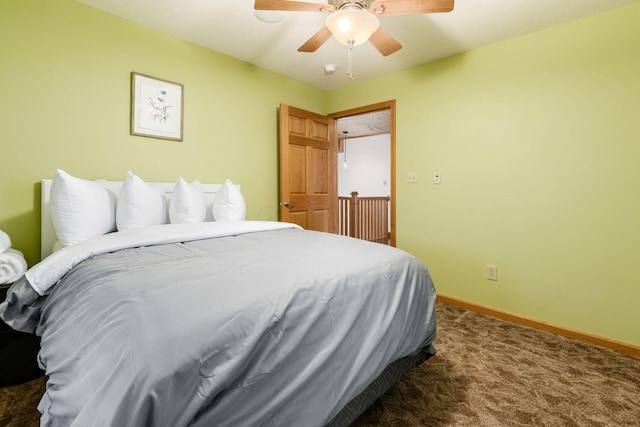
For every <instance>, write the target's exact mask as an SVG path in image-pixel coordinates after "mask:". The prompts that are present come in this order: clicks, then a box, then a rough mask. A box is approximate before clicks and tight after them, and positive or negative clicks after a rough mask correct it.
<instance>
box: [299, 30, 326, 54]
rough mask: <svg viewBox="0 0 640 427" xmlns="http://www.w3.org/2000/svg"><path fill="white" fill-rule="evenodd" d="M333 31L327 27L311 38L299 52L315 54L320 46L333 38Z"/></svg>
mask: <svg viewBox="0 0 640 427" xmlns="http://www.w3.org/2000/svg"><path fill="white" fill-rule="evenodd" d="M331 36H332V34H331V31H330V30H329V29H328V28H327V27H326V26H325V27H322V29H321V30H320V31H318V32H317V33H315V34H314V35H312V36H311V38H310V39H309V40H307V41H306V42H305V43H304V44H303V45H302V46H300V47H299V48H298V52H315V51H316V50H318V48H319V47H320V46H322V44H323V43H324V42H326V41H327V40H329V39H330V38H331Z"/></svg>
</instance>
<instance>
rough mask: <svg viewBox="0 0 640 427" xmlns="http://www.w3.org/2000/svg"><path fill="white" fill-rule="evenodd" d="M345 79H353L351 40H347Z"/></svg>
mask: <svg viewBox="0 0 640 427" xmlns="http://www.w3.org/2000/svg"><path fill="white" fill-rule="evenodd" d="M347 77H348V78H349V79H353V40H349V52H348V53H347Z"/></svg>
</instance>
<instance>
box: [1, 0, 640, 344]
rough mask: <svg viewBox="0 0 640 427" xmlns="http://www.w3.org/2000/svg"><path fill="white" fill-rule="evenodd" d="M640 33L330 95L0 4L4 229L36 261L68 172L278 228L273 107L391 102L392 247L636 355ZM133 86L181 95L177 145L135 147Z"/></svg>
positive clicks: (458, 65)
mask: <svg viewBox="0 0 640 427" xmlns="http://www.w3.org/2000/svg"><path fill="white" fill-rule="evenodd" d="M638 22H640V4H638V3H636V4H633V5H630V6H626V7H623V8H621V9H617V10H613V11H610V12H607V13H604V14H600V15H597V16H594V17H590V18H586V19H583V20H580V21H577V22H573V23H570V24H565V25H562V26H558V27H555V28H553V29H550V30H545V31H541V32H538V33H534V34H530V35H527V36H524V37H520V38H517V39H513V40H510V41H507V42H503V43H499V44H495V45H492V46H489V47H485V48H482V49H478V50H475V51H472V52H469V53H465V54H461V55H456V56H453V57H450V58H447V59H444V60H441V61H438V62H434V63H430V64H426V65H423V66H419V67H415V68H412V69H409V70H405V71H402V72H398V73H394V74H390V75H387V76H384V77H381V78H378V79H374V80H370V81H366V82H360V83H356V84H354V85H352V86H349V87H346V88H342V89H339V90H336V91H333V92H324V91H321V90H319V89H316V88H313V87H311V86H309V85H305V84H303V83H300V82H297V81H294V80H292V79H288V78H285V77H283V76H280V75H277V74H274V73H271V72H269V71H265V70H263V69H260V68H258V67H255V66H252V65H250V64H247V63H243V62H240V61H237V60H234V59H231V58H229V57H227V56H224V55H221V54H218V53H215V52H212V51H209V50H206V49H203V48H201V47H198V46H196V45H193V44H190V43H187V42H184V41H181V40H178V39H176V38H173V37H170V36H168V35H164V34H162V33H159V32H156V31H153V30H150V29H148V28H145V27H142V26H140V25H137V24H134V23H131V22H129V21H126V20H123V19H120V18H117V17H114V16H111V15H109V14H106V13H104V12H101V11H98V10H96V9H92V8H90V7H87V6H85V5H82V4H79V3H76V2H75V1H72V0H3V1H2V2H0V52H1V56H0V90H1V91H0V93H1V94H2V102H0V118H1V119H0V120H1V123H2V125H3V126H2V131H1V133H0V147H1V149H0V159H2V167H0V229H1V230H4V231H6V232H8V233H9V234H10V235H11V237H12V239H13V241H14V247H16V248H17V249H20V250H22V251H23V252H25V255H26V256H27V260H28V261H29V263H30V264H33V263H35V262H36V261H37V260H38V259H39V233H40V229H39V220H40V219H39V213H38V212H39V207H40V206H39V186H38V182H39V181H40V179H42V178H50V177H51V176H52V175H53V173H54V171H55V169H56V168H62V169H65V170H67V172H69V173H71V174H74V175H77V176H81V177H85V178H88V179H94V178H106V179H112V180H121V179H123V178H124V176H125V174H126V171H127V170H129V169H131V170H132V171H134V172H135V173H136V174H138V175H140V176H141V177H142V178H143V179H145V180H149V181H173V180H175V179H176V177H177V176H178V175H182V176H184V177H185V178H186V179H194V178H199V179H200V180H202V181H204V182H220V181H222V180H224V179H225V178H231V179H232V180H234V181H236V182H239V183H241V184H242V189H243V193H244V195H245V197H246V199H247V209H248V217H249V219H276V218H277V180H278V178H277V107H278V105H279V104H280V103H287V104H291V105H295V106H298V107H301V108H305V109H308V110H312V111H316V112H321V113H323V112H324V113H329V112H335V111H341V110H345V109H348V108H352V107H357V106H362V105H366V104H371V103H375V102H380V101H385V100H390V99H396V100H397V170H398V180H397V182H398V183H397V202H398V203H397V214H398V216H397V219H398V221H397V222H398V224H397V226H398V229H397V232H398V233H397V238H398V246H399V247H401V248H403V249H405V250H408V251H410V252H412V253H414V254H416V255H417V256H418V257H419V258H420V259H422V260H423V261H424V262H425V263H426V264H427V265H428V266H429V268H430V270H431V272H432V274H433V277H434V280H435V282H436V286H437V288H438V291H439V292H440V293H442V294H445V295H450V296H454V297H458V298H461V299H465V300H469V301H473V302H477V303H480V304H484V305H488V306H491V307H495V308H498V309H502V310H506V311H509V312H512V313H516V314H520V315H524V316H530V317H533V318H535V319H538V320H542V321H546V322H551V323H555V324H559V325H563V326H565V327H570V328H575V329H578V330H581V331H585V332H588V333H592V334H597V335H602V336H605V337H609V338H612V339H617V340H621V341H625V342H628V343H632V344H636V345H640V316H639V315H638V314H637V313H638V310H637V302H638V301H640V286H639V279H638V278H639V277H640V263H639V262H638V260H640V245H639V244H638V242H640V221H639V220H638V218H640V191H639V184H640V168H639V167H638V166H637V165H638V159H640V126H639V125H638V118H639V117H640V79H639V78H638V76H640V54H639V52H640V25H637V24H638ZM131 71H137V72H141V73H144V74H149V75H152V76H156V77H160V78H164V79H167V80H171V81H176V82H180V83H183V84H184V87H185V89H184V94H185V110H184V129H185V131H184V141H183V142H168V141H163V140H159V139H152V138H143V137H134V136H131V135H129V114H130V111H129V103H130V95H129V90H130V73H131ZM408 171H416V172H417V173H418V179H419V180H418V183H417V184H408V183H406V173H407V172H408ZM435 171H439V172H440V173H441V174H442V184H441V185H439V186H436V185H433V184H431V183H430V181H431V176H432V174H433V172H435ZM486 264H495V265H497V266H498V276H499V280H498V281H497V282H490V281H487V280H486V279H485V278H484V275H485V265H486Z"/></svg>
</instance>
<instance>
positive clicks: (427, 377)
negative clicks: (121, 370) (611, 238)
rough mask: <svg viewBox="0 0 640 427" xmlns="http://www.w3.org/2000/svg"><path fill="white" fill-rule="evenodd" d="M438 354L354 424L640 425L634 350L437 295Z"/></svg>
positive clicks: (22, 395)
mask: <svg viewBox="0 0 640 427" xmlns="http://www.w3.org/2000/svg"><path fill="white" fill-rule="evenodd" d="M436 312H437V318H438V335H439V337H438V339H437V341H436V348H437V350H438V354H436V355H435V356H433V357H432V358H431V359H429V360H428V361H427V362H425V363H423V364H422V365H420V366H418V367H417V368H415V369H414V370H413V371H411V372H410V373H409V374H408V375H407V376H406V377H405V378H404V379H402V380H401V381H400V382H399V383H398V384H396V385H395V386H394V387H393V388H392V389H391V390H390V391H389V392H388V393H387V394H385V395H384V396H383V397H382V398H381V399H379V400H378V401H377V402H376V403H375V404H374V405H373V406H371V407H370V408H369V409H368V410H367V411H366V412H365V413H364V414H362V416H360V418H358V419H357V420H356V421H355V422H354V424H353V427H372V426H385V427H394V426H397V427H400V426H402V427H411V426H510V427H511V426H554V427H555V426H616V427H617V426H640V358H635V357H632V356H627V355H623V354H620V353H616V352H614V351H612V350H608V349H604V348H600V347H595V346H592V345H589V344H584V343H581V342H578V341H574V340H571V339H568V338H564V337H560V336H556V335H553V334H550V333H547V332H542V331H538V330H535V329H531V328H527V327H525V326H521V325H516V324H513V323H510V322H506V321H502V320H498V319H495V318H492V317H489V316H486V315H483V314H479V313H475V312H472V311H468V310H464V309H461V308H458V307H455V306H451V305H447V304H442V303H437V305H436ZM43 391H44V378H40V379H36V380H34V381H31V382H28V383H25V384H21V385H18V386H12V387H5V388H2V389H0V425H2V426H5V425H6V426H37V425H38V421H39V415H40V414H39V413H38V412H37V410H36V406H37V404H38V401H39V400H40V396H41V395H42V393H43Z"/></svg>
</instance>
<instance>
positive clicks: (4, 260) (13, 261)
mask: <svg viewBox="0 0 640 427" xmlns="http://www.w3.org/2000/svg"><path fill="white" fill-rule="evenodd" d="M26 271H27V261H25V259H24V255H22V252H20V251H17V250H15V249H9V250H7V251H6V252H4V253H0V285H4V284H7V283H13V282H15V281H16V280H18V279H19V278H20V277H22V275H23V274H24V273H25V272H26Z"/></svg>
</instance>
